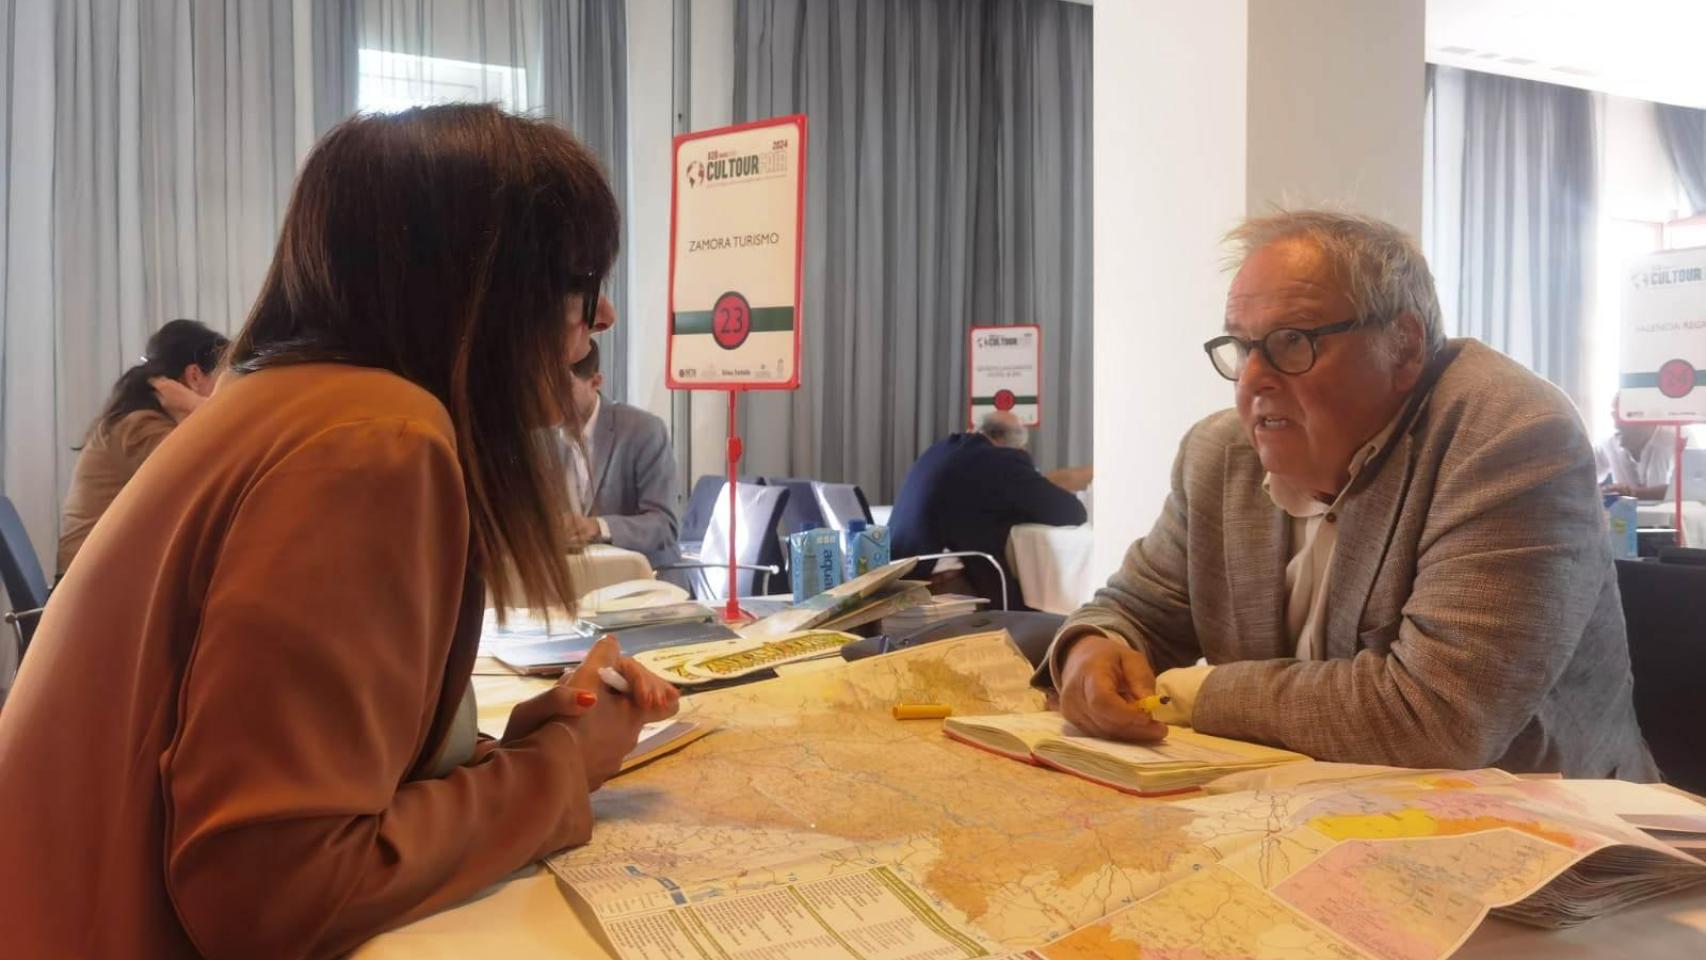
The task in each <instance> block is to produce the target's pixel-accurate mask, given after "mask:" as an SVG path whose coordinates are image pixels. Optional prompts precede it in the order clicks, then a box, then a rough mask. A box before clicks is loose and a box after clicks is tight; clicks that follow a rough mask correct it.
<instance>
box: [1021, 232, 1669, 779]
mask: <svg viewBox="0 0 1706 960" xmlns="http://www.w3.org/2000/svg"><path fill="white" fill-rule="evenodd" d="M1229 239H1231V240H1232V241H1233V242H1234V243H1235V244H1236V245H1237V247H1238V250H1239V253H1240V257H1239V260H1240V264H1241V265H1240V266H1239V268H1238V273H1237V275H1236V276H1235V277H1234V278H1233V280H1232V286H1231V289H1230V291H1229V292H1228V294H1227V298H1226V315H1225V320H1224V323H1225V328H1224V330H1225V332H1224V334H1222V335H1220V336H1216V337H1214V338H1212V339H1210V340H1209V341H1208V342H1207V343H1205V344H1204V345H1203V346H1204V350H1205V351H1206V352H1207V354H1208V359H1209V361H1210V363H1211V364H1212V366H1213V368H1214V370H1215V372H1216V373H1217V374H1219V375H1220V376H1221V377H1224V378H1225V379H1227V380H1229V381H1231V382H1232V383H1233V385H1234V401H1235V404H1236V408H1235V409H1233V410H1223V411H1221V412H1219V413H1216V414H1213V415H1211V416H1209V417H1208V418H1206V419H1204V420H1202V421H1200V422H1198V423H1197V424H1196V426H1194V427H1192V428H1191V429H1190V431H1189V432H1188V433H1187V434H1186V435H1185V438H1184V441H1183V442H1182V443H1181V444H1180V447H1179V454H1178V458H1177V459H1176V460H1175V461H1174V464H1173V486H1172V493H1171V494H1170V495H1169V496H1168V497H1167V499H1166V502H1165V503H1164V504H1163V505H1162V511H1161V516H1160V518H1159V519H1158V520H1157V521H1156V523H1155V527H1154V529H1153V530H1151V531H1150V532H1149V535H1148V536H1146V537H1143V538H1142V539H1140V540H1138V541H1136V542H1135V543H1133V544H1132V545H1131V549H1130V550H1128V551H1127V552H1126V556H1125V561H1124V564H1123V565H1122V566H1121V568H1120V570H1119V571H1118V572H1116V573H1115V574H1114V575H1113V577H1112V578H1111V579H1110V580H1109V581H1108V584H1107V586H1106V587H1105V588H1104V589H1102V590H1101V591H1099V592H1098V593H1097V595H1096V598H1095V599H1094V600H1093V601H1091V602H1090V603H1089V604H1087V605H1086V606H1084V607H1082V608H1081V609H1079V610H1078V611H1077V612H1076V613H1074V614H1073V615H1072V616H1071V617H1069V618H1067V621H1066V624H1065V626H1064V627H1063V628H1062V630H1061V631H1060V633H1059V634H1058V635H1057V636H1056V638H1055V641H1054V645H1053V647H1052V649H1051V650H1050V651H1049V655H1048V659H1047V662H1046V663H1045V664H1044V665H1043V668H1042V670H1041V671H1040V672H1039V676H1038V680H1039V682H1053V683H1054V684H1055V686H1056V688H1057V689H1058V690H1059V691H1060V697H1061V712H1062V713H1063V714H1065V716H1066V719H1068V720H1070V721H1071V722H1072V723H1073V724H1075V725H1076V726H1078V727H1079V728H1080V729H1083V730H1086V731H1088V732H1090V733H1092V734H1095V735H1098V736H1105V737H1114V738H1119V739H1125V740H1134V741H1145V740H1159V739H1161V738H1163V737H1165V736H1166V735H1167V727H1166V726H1165V725H1164V724H1163V723H1162V722H1161V721H1165V722H1167V723H1179V724H1188V725H1190V726H1192V727H1194V728H1196V729H1197V730H1200V731H1202V732H1203V733H1210V734H1217V735H1220V736H1225V737H1233V738H1236V739H1242V740H1254V741H1259V742H1262V743H1267V744H1274V745H1278V746H1281V747H1286V748H1289V749H1292V750H1296V751H1298V752H1300V753H1305V754H1308V755H1309V756H1312V757H1315V758H1317V759H1320V760H1334V761H1343V762H1351V763H1371V764H1384V765H1393V766H1403V767H1424V768H1425V767H1451V768H1476V767H1490V766H1497V767H1499V768H1501V769H1504V770H1509V771H1512V772H1517V773H1528V772H1561V773H1563V774H1564V775H1565V776H1569V777H1618V778H1623V779H1631V780H1652V779H1654V778H1655V777H1656V776H1657V774H1658V771H1657V769H1656V768H1655V766H1654V764H1653V758H1652V755H1651V754H1650V753H1649V752H1648V751H1647V746H1646V742H1645V741H1644V740H1643V739H1642V737H1641V730H1640V727H1639V726H1638V725H1637V723H1636V721H1635V705H1634V700H1633V689H1634V681H1633V678H1632V676H1631V674H1630V668H1629V647H1628V644H1627V642H1626V640H1625V637H1624V627H1623V609H1622V607H1621V605H1620V603H1619V601H1618V592H1617V573H1616V569H1615V567H1614V566H1613V564H1612V557H1611V547H1610V544H1609V543H1608V542H1607V538H1606V536H1605V517H1604V513H1603V511H1602V509H1601V505H1600V498H1599V496H1598V492H1597V490H1596V489H1595V484H1594V475H1593V450H1592V446H1591V445H1590V444H1589V443H1588V438H1587V435H1586V433H1585V432H1584V431H1583V429H1582V422H1581V418H1580V416H1578V415H1577V413H1576V410H1575V408H1574V407H1573V406H1572V405H1571V404H1570V401H1569V399H1568V398H1566V397H1565V396H1564V394H1563V393H1562V392H1561V391H1559V390H1558V389H1557V388H1556V387H1553V386H1552V385H1551V384H1548V383H1546V382H1545V381H1543V380H1541V379H1540V378H1539V377H1537V376H1535V375H1534V374H1533V373H1531V372H1529V371H1528V370H1525V369H1523V368H1522V367H1521V366H1520V365H1518V364H1517V363H1516V362H1515V361H1513V360H1511V359H1510V358H1508V357H1506V356H1504V355H1502V354H1499V353H1497V352H1495V351H1493V350H1491V349H1489V348H1487V347H1486V346H1484V345H1482V344H1481V343H1479V342H1477V341H1474V340H1450V341H1448V340H1447V339H1446V337H1445V333H1444V331H1443V329H1442V323H1441V320H1440V309H1439V299H1438V296H1437V294H1436V293H1435V291H1434V283H1433V276H1432V274H1431V273H1430V271H1429V270H1428V265H1427V261H1426V260H1425V259H1424V258H1423V257H1422V252H1421V250H1420V249H1419V248H1418V247H1417V245H1416V242H1415V241H1414V240H1413V239H1411V238H1410V237H1408V236H1406V235H1405V234H1404V233H1403V232H1402V231H1400V230H1398V229H1397V228H1396V227H1393V226H1391V225H1390V224H1385V223H1381V222H1380V221H1377V220H1371V219H1367V218H1362V217H1356V216H1351V215H1347V214H1339V213H1332V212H1327V211H1295V212H1280V213H1276V214H1274V215H1272V216H1268V217H1259V218H1255V219H1252V220H1249V221H1246V222H1245V223H1244V224H1243V225H1242V226H1241V227H1239V228H1238V229H1237V230H1235V231H1233V233H1232V234H1231V236H1230V238H1229ZM1199 659H1200V660H1206V663H1203V664H1201V665H1199ZM1157 673H1159V676H1157ZM1157 691H1158V692H1159V693H1160V694H1161V695H1163V696H1167V697H1170V698H1171V701H1170V702H1169V703H1167V704H1164V705H1163V706H1161V707H1160V708H1159V711H1158V713H1156V714H1154V715H1152V714H1150V713H1149V712H1148V711H1146V710H1144V709H1143V708H1141V707H1140V706H1138V700H1139V699H1140V698H1142V697H1145V696H1148V695H1150V694H1152V693H1155V692H1157Z"/></svg>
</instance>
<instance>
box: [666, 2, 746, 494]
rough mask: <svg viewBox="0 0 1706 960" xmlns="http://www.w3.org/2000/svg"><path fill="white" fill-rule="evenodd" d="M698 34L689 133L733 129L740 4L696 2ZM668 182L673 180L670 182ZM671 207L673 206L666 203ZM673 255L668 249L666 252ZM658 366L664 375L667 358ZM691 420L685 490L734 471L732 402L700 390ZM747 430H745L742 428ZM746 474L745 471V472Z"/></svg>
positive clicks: (693, 56) (694, 39)
mask: <svg viewBox="0 0 1706 960" xmlns="http://www.w3.org/2000/svg"><path fill="white" fill-rule="evenodd" d="M692 7H693V32H692V34H691V35H690V36H689V38H688V39H689V42H690V43H691V48H690V49H691V53H690V56H691V59H692V71H691V72H692V77H693V79H692V85H693V91H692V94H691V95H690V97H689V105H690V107H691V111H692V112H691V115H690V116H689V117H688V129H689V130H710V129H712V128H715V127H724V126H728V125H729V124H730V123H732V122H733V120H734V107H735V104H734V101H735V97H734V89H735V65H734V55H735V5H734V0H693V4H692ZM666 182H667V181H666ZM666 202H667V201H666ZM662 249H663V250H664V256H665V257H666V258H667V256H668V247H667V245H666V246H665V247H664V248H662ZM657 364H658V367H659V369H660V370H661V369H662V367H663V364H664V356H663V354H662V353H661V352H660V353H659V354H658V356H657ZM692 397H693V407H692V409H693V416H692V418H691V427H690V429H691V431H692V433H691V436H692V440H691V445H690V446H689V448H688V450H689V462H688V468H689V471H688V474H687V476H685V477H683V478H682V486H683V488H684V489H688V490H691V489H692V486H693V481H694V479H695V478H697V477H699V476H701V475H702V474H707V473H712V474H725V473H727V472H728V460H727V451H726V448H725V446H724V438H725V437H727V436H728V417H729V397H728V394H727V393H725V392H722V391H719V390H695V391H693V392H692ZM741 429H742V430H743V431H744V430H745V427H744V426H743V427H741ZM743 472H744V471H743Z"/></svg>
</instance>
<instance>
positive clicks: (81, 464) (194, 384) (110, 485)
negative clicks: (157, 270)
mask: <svg viewBox="0 0 1706 960" xmlns="http://www.w3.org/2000/svg"><path fill="white" fill-rule="evenodd" d="M226 342H227V341H226V339H225V337H223V336H221V335H220V334H218V333H215V332H214V331H212V330H209V329H208V328H207V327H205V326H203V325H202V324H200V323H197V322H196V321H194V320H173V321H171V322H170V323H167V324H166V325H165V326H163V327H161V328H160V329H159V330H156V331H155V332H154V335H153V336H152V337H149V338H148V344H147V346H146V348H145V350H144V353H143V357H142V362H141V363H138V364H136V365H135V366H133V367H131V368H130V369H129V370H126V371H125V372H124V373H123V374H121V375H120V376H119V378H118V382H116V383H114V384H113V389H112V394H111V395H110V396H109V397H108V398H107V406H106V409H104V410H102V411H101V415H100V417H99V418H98V419H97V420H96V421H95V422H94V424H93V425H91V426H90V427H89V431H88V433H86V434H84V436H83V445H82V446H81V447H80V448H78V450H79V452H78V454H77V466H76V467H74V468H73V469H72V471H71V489H70V490H69V491H67V492H66V495H65V507H64V510H63V511H62V513H61V515H60V521H59V558H58V563H57V565H56V566H57V572H58V576H60V577H63V576H65V571H66V569H67V568H69V567H70V566H71V558H73V557H75V556H76V555H77V551H78V550H79V549H80V548H81V547H82V546H83V541H84V540H86V539H88V536H89V531H90V530H93V529H94V527H95V521H97V520H99V519H101V514H103V513H105V512H106V511H107V506H108V505H109V504H111V503H112V502H113V498H114V497H116V496H118V492H119V490H121V489H123V488H124V485H125V484H126V483H129V482H130V478H131V476H132V475H133V474H135V473H136V471H137V468H139V467H141V466H142V461H144V460H147V459H148V455H149V454H151V453H153V452H154V448H155V447H157V446H159V445H160V441H162V440H164V439H166V434H168V433H171V432H172V428H173V427H175V426H177V425H178V424H180V423H182V422H183V420H184V418H185V417H188V416H189V415H190V414H191V413H193V412H195V409H196V408H197V407H199V406H200V405H201V403H202V401H204V400H206V399H207V398H208V397H210V396H212V395H213V384H214V379H215V378H214V371H215V370H216V368H217V367H218V366H219V358H220V355H221V354H223V353H224V352H225V345H226Z"/></svg>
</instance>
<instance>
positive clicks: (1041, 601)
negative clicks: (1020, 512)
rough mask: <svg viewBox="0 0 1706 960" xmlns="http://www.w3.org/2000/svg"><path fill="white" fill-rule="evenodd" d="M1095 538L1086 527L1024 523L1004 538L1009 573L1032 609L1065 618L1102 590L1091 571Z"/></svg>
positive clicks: (1089, 527)
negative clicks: (1015, 579) (1065, 615)
mask: <svg viewBox="0 0 1706 960" xmlns="http://www.w3.org/2000/svg"><path fill="white" fill-rule="evenodd" d="M1095 543H1096V537H1095V532H1094V528H1092V527H1091V526H1090V525H1089V524H1084V525H1083V526H1079V527H1050V526H1044V525H1043V524H1040V523H1024V524H1020V525H1019V526H1016V527H1014V528H1013V530H1012V532H1011V533H1009V534H1008V535H1007V563H1008V565H1009V567H1008V569H1010V570H1012V571H1013V576H1014V577H1015V578H1017V579H1018V581H1019V589H1021V590H1023V591H1024V592H1025V603H1026V604H1027V605H1028V606H1030V607H1031V608H1033V609H1036V610H1044V611H1047V612H1049V613H1059V614H1068V613H1071V612H1072V611H1074V610H1076V609H1078V608H1079V607H1080V606H1082V605H1083V604H1084V602H1085V601H1087V600H1089V599H1090V595H1091V594H1093V593H1095V592H1096V588H1097V587H1099V586H1101V584H1100V583H1098V582H1097V580H1096V577H1095V576H1094V575H1093V574H1092V572H1091V570H1090V557H1091V554H1092V553H1093V552H1094V547H1095Z"/></svg>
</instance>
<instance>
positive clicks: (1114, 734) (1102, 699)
mask: <svg viewBox="0 0 1706 960" xmlns="http://www.w3.org/2000/svg"><path fill="white" fill-rule="evenodd" d="M1154 692H1155V670H1154V669H1153V668H1152V667H1150V665H1149V658H1147V657H1145V656H1144V655H1143V654H1141V653H1138V652H1137V651H1136V650H1133V649H1132V648H1131V647H1128V646H1126V644H1125V643H1124V642H1123V641H1121V640H1116V639H1114V638H1113V637H1109V636H1106V635H1104V634H1099V633H1095V634H1090V635H1088V636H1084V637H1080V638H1078V640H1077V641H1075V642H1074V643H1073V644H1072V646H1071V647H1070V648H1068V649H1067V651H1066V663H1065V664H1064V665H1063V667H1062V669H1061V677H1060V712H1061V713H1062V714H1063V715H1065V717H1066V719H1067V721H1068V722H1070V723H1071V724H1072V725H1073V726H1075V727H1077V728H1078V729H1080V730H1083V731H1084V732H1085V733H1088V734H1090V735H1092V736H1097V737H1106V738H1108V739H1110V740H1126V741H1130V742H1132V743H1153V742H1155V741H1157V740H1162V739H1165V738H1166V736H1167V725H1166V724H1164V723H1162V722H1160V721H1159V720H1156V719H1155V718H1154V717H1152V716H1150V715H1149V714H1148V713H1147V712H1145V711H1143V710H1140V709H1138V707H1137V701H1138V700H1139V699H1140V698H1142V697H1147V696H1149V695H1150V694H1152V693H1154Z"/></svg>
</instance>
